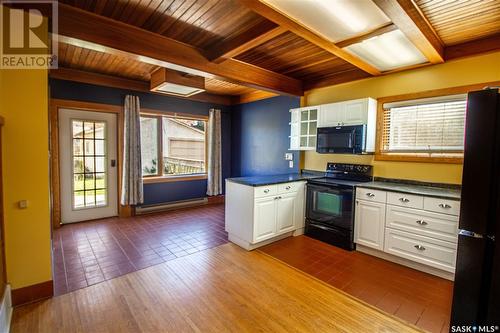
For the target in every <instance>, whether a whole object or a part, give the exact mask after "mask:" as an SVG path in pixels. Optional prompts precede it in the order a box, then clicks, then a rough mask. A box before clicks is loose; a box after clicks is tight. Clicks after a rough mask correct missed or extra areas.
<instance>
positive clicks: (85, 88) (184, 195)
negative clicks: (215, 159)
mask: <svg viewBox="0 0 500 333" xmlns="http://www.w3.org/2000/svg"><path fill="white" fill-rule="evenodd" d="M49 83H50V95H51V97H52V98H59V99H68V100H77V101H85V102H94V103H102V104H112V105H123V102H124V99H125V95H127V94H133V95H137V96H139V98H140V102H141V106H142V107H144V108H151V109H158V110H165V111H170V112H177V113H189V114H196V115H208V110H209V109H210V108H213V107H216V108H219V109H221V110H222V117H221V118H222V177H223V179H225V178H227V177H230V175H231V108H230V107H229V106H224V105H216V104H210V103H204V102H197V101H191V100H186V99H182V98H175V97H170V96H162V95H157V94H149V93H142V92H137V91H129V90H125V89H117V88H110V87H102V86H95V85H91V84H84V83H79V82H73V81H64V80H52V79H51V80H50V82H49ZM206 191H207V182H206V180H193V181H185V182H170V183H157V184H145V185H144V204H145V205H151V204H160V203H165V202H171V201H178V200H187V199H194V198H201V197H205V196H206Z"/></svg>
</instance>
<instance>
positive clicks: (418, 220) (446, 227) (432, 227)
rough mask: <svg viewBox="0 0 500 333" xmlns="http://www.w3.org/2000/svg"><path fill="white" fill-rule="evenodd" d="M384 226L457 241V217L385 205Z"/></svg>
mask: <svg viewBox="0 0 500 333" xmlns="http://www.w3.org/2000/svg"><path fill="white" fill-rule="evenodd" d="M386 227H390V228H394V229H399V230H403V231H408V232H411V233H414V234H417V235H422V236H428V237H433V238H437V239H441V240H444V241H448V242H454V243H456V242H457V239H458V217H456V216H451V215H445V214H438V213H431V212H427V211H424V210H419V209H413V208H405V207H397V206H392V205H387V212H386Z"/></svg>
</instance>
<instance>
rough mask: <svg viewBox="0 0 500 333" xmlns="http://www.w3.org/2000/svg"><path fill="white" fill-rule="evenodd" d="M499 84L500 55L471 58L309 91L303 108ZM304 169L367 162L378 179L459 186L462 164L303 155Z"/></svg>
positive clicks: (348, 156)
mask: <svg viewBox="0 0 500 333" xmlns="http://www.w3.org/2000/svg"><path fill="white" fill-rule="evenodd" d="M491 81H500V52H496V53H491V54H486V55H482V56H477V57H470V58H466V59H460V60H456V61H450V62H447V63H445V64H440V65H435V66H429V67H423V68H420V69H415V70H411V71H407V72H401V73H395V74H391V75H386V76H380V77H375V78H369V79H364V80H360V81H355V82H350V83H345V84H339V85H336V86H330V87H324V88H319V89H314V90H311V91H308V92H307V93H306V94H305V96H304V98H303V100H302V103H303V105H305V106H307V105H318V104H325V103H331V102H337V101H343V100H350V99H356V98H363V97H373V98H380V97H387V96H393V95H400V94H407V93H414V92H420V91H426V90H433V89H442V88H447V87H456V86H463V85H468V84H475V83H482V82H491ZM302 159H303V167H304V168H305V169H312V170H324V169H325V166H326V163H327V162H339V163H366V164H372V165H373V166H374V175H375V176H377V177H386V178H400V179H412V180H421V181H429V182H440V183H452V184H460V183H461V179H462V165H456V164H438V163H410V162H389V161H375V160H374V159H373V156H353V155H333V154H318V153H316V152H314V151H306V152H305V153H304V156H303V157H302Z"/></svg>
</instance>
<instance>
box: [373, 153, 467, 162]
mask: <svg viewBox="0 0 500 333" xmlns="http://www.w3.org/2000/svg"><path fill="white" fill-rule="evenodd" d="M375 160H376V161H392V162H422V163H444V164H463V163H464V158H463V157H453V156H450V157H445V156H439V157H437V156H435V157H432V156H419V155H398V154H380V153H378V154H375Z"/></svg>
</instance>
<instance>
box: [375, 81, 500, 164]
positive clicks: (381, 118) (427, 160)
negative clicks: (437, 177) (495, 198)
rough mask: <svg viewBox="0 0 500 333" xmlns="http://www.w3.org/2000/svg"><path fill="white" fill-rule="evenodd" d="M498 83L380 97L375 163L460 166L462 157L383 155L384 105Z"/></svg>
mask: <svg viewBox="0 0 500 333" xmlns="http://www.w3.org/2000/svg"><path fill="white" fill-rule="evenodd" d="M499 85H500V81H493V82H485V83H475V84H470V85H465V86H457V87H449V88H443V89H434V90H426V91H419V92H415V93H409V94H402V95H395V96H387V97H381V98H378V99H377V130H376V141H375V142H376V143H375V160H377V161H393V162H424V163H447V164H462V163H463V158H462V157H429V156H408V155H397V154H391V155H388V154H384V153H382V152H381V147H382V134H383V133H382V131H383V124H384V112H385V110H384V104H385V103H390V102H398V101H405V100H413V99H419V98H428V97H437V96H446V95H455V94H465V93H467V92H469V91H474V90H481V89H483V88H484V87H487V86H499Z"/></svg>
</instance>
